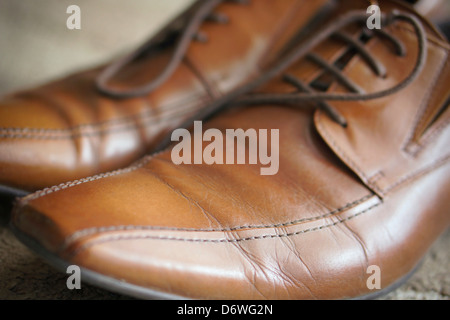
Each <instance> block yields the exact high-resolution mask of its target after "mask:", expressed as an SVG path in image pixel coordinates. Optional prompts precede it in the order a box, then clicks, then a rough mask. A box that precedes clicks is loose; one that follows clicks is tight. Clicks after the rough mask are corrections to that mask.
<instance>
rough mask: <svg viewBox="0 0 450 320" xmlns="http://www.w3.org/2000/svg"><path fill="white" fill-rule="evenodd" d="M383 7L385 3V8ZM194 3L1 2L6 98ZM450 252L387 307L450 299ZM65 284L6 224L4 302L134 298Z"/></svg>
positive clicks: (119, 49)
mask: <svg viewBox="0 0 450 320" xmlns="http://www.w3.org/2000/svg"><path fill="white" fill-rule="evenodd" d="M256 1H257V0H256ZM281 1H282V0H281ZM358 1H359V0H358ZM382 1H383V0H379V1H378V2H379V3H380V5H381V7H382ZM422 1H423V2H422V3H423V5H424V10H428V7H430V3H432V2H435V1H436V0H422ZM192 2H193V0H132V1H126V0H95V1H93V0H0V95H2V94H4V93H7V92H11V91H16V90H20V89H24V88H29V87H33V86H36V85H39V84H43V83H45V82H48V81H51V80H55V79H57V78H60V77H63V76H65V75H67V74H70V73H73V72H77V71H80V70H81V69H88V68H90V67H93V66H96V65H99V64H102V63H104V62H107V61H109V60H111V59H113V58H114V57H117V56H120V55H121V54H123V53H125V52H129V51H130V50H132V49H133V48H135V47H137V46H138V45H139V44H141V43H142V42H143V41H144V40H146V39H147V38H149V37H150V36H151V35H152V34H153V33H155V32H156V31H157V30H158V29H159V28H160V27H162V24H164V23H165V22H166V21H168V20H169V19H170V18H171V17H173V16H175V15H177V14H178V13H179V12H180V11H182V10H183V9H184V8H185V7H188V6H189V5H190V4H191V3H192ZM442 2H443V3H444V5H445V7H444V8H440V9H439V10H437V11H434V12H433V13H430V14H431V16H432V17H433V19H436V20H438V21H439V22H440V23H441V22H442V21H443V20H446V19H449V20H450V13H449V12H450V0H442ZM73 4H76V5H78V6H79V7H80V8H81V30H69V29H67V27H66V21H67V18H68V17H69V16H70V14H67V13H66V10H67V7H68V6H70V5H73ZM447 29H449V28H447ZM0 152H1V150H0ZM0 214H1V213H0ZM449 244H450V232H447V233H446V234H444V236H443V237H441V239H439V241H438V242H437V243H436V244H435V245H434V246H433V248H432V250H431V251H430V252H429V254H428V255H427V256H426V257H425V259H424V262H423V265H422V267H421V268H420V269H419V271H418V272H417V273H416V274H415V275H414V276H413V277H412V278H411V279H410V280H409V281H408V282H407V283H406V284H404V285H403V286H402V287H400V288H399V289H397V290H396V291H395V292H393V293H391V294H390V295H388V296H387V297H383V299H440V300H448V299H450V272H449V271H450V270H449V268H450V250H448V248H449ZM66 279H67V277H66V275H65V274H60V273H59V272H56V271H54V270H53V269H52V268H51V267H49V266H48V265H47V264H46V263H44V262H43V261H42V260H40V259H39V258H38V257H37V256H35V255H34V254H33V253H31V252H30V251H29V250H28V249H27V248H25V247H24V246H23V245H22V244H21V243H19V242H18V241H17V240H16V239H15V238H14V236H12V234H11V233H10V232H9V231H8V229H7V228H5V227H4V226H3V227H2V226H1V223H0V299H123V298H127V297H122V296H119V295H115V294H112V293H109V292H106V291H103V290H100V289H96V288H93V287H90V286H87V285H83V286H82V290H74V291H70V290H68V289H67V287H66Z"/></svg>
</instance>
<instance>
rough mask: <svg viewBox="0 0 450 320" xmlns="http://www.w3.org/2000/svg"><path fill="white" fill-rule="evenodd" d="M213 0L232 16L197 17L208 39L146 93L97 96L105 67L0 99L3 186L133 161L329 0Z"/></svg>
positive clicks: (116, 83) (269, 55) (151, 62)
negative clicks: (215, 19)
mask: <svg viewBox="0 0 450 320" xmlns="http://www.w3.org/2000/svg"><path fill="white" fill-rule="evenodd" d="M216 2H218V3H219V4H218V5H217V6H216V7H215V8H214V9H213V10H212V12H213V13H218V14H222V15H226V17H228V22H226V23H220V22H210V21H205V22H204V23H202V24H201V25H200V28H199V30H198V33H202V34H204V35H206V36H207V40H206V41H195V40H193V41H192V42H191V43H190V44H189V47H188V48H187V51H186V53H185V54H184V56H183V57H182V60H181V61H180V63H179V64H178V66H177V68H176V69H175V71H174V72H173V73H172V74H171V75H170V77H168V78H167V80H166V81H164V82H163V83H162V84H161V85H160V86H159V87H158V88H156V89H155V90H154V91H152V92H150V93H148V94H146V95H144V96H142V97H134V98H127V99H118V98H114V97H110V96H108V95H105V94H102V93H101V92H100V91H99V90H97V88H96V79H97V78H98V76H99V74H100V73H101V72H102V70H103V69H104V67H102V68H97V69H95V70H89V71H85V72H81V73H79V74H75V75H72V76H69V77H67V78H65V79H62V80H59V81H56V82H54V83H50V84H48V85H44V86H42V87H40V88H36V89H33V90H27V91H23V92H17V93H13V94H10V95H7V96H5V97H3V98H2V99H1V101H0V184H3V185H6V186H10V187H15V188H19V189H24V190H28V191H34V190H37V189H41V188H44V187H48V186H52V185H56V184H59V183H61V182H65V181H69V180H73V179H78V178H83V177H86V176H90V175H93V174H97V173H100V172H106V171H109V170H114V169H117V168H120V167H123V166H125V165H129V164H130V163H132V162H133V161H135V160H137V159H138V158H139V157H140V156H142V155H144V154H146V153H148V152H150V151H151V150H152V149H153V148H154V147H155V146H156V144H157V143H158V142H159V141H160V140H161V138H162V137H163V136H164V135H165V134H166V133H167V132H168V131H169V130H170V129H172V128H174V127H177V126H178V125H180V124H181V123H182V122H183V121H185V120H186V119H187V118H188V117H189V116H192V114H193V113H195V112H197V111H198V110H200V109H202V108H203V107H204V106H205V105H207V104H208V103H211V102H212V101H214V100H216V99H217V98H218V97H222V96H223V95H225V94H227V93H228V92H230V91H232V90H234V89H236V88H238V87H239V86H242V85H243V84H244V83H246V82H247V81H249V80H250V79H252V78H254V77H255V76H257V75H258V74H260V73H261V71H263V70H264V69H265V68H267V66H268V65H270V63H272V61H273V60H274V59H275V58H276V57H277V55H278V54H279V53H280V52H281V50H282V49H284V47H285V45H286V44H288V43H289V41H290V40H291V38H292V37H294V36H295V35H296V34H298V33H299V31H301V30H302V28H303V27H305V26H306V25H308V24H309V23H310V20H311V19H313V18H314V17H315V16H316V14H318V13H321V12H322V10H324V8H326V7H327V6H328V4H327V1H325V0H320V1H314V3H311V1H306V0H284V1H276V2H274V1H270V0H258V1H251V2H250V3H248V4H241V3H239V1H216ZM202 3H203V2H202V1H200V2H197V3H196V4H195V5H198V4H200V5H201V4H202ZM306 3H308V4H307V5H306ZM195 5H194V8H191V9H189V10H194V11H195ZM190 12H191V11H187V13H185V15H186V14H187V15H189V14H190ZM182 17H183V16H182ZM175 21H178V20H177V19H176V20H175ZM171 26H172V24H169V25H168V27H167V28H166V29H170V28H169V27H171ZM164 31H165V29H163V31H162V32H161V33H162V34H163V35H164ZM156 36H160V35H159V34H158V35H156ZM156 36H155V37H156ZM175 47H176V45H175V44H170V43H169V44H168V45H167V44H166V45H165V46H161V47H157V49H156V50H153V51H151V52H150V53H149V54H147V56H145V55H144V57H143V58H140V59H137V60H135V61H132V62H130V63H129V64H128V65H127V66H125V67H124V68H123V70H120V72H118V73H117V75H115V76H114V77H113V78H112V79H111V81H110V82H111V83H110V85H111V86H112V87H115V88H122V89H124V88H125V89H126V88H129V87H136V86H139V85H141V84H142V83H145V82H146V81H151V80H152V79H153V78H154V77H156V76H157V75H158V74H160V73H161V72H162V70H164V67H165V65H166V64H167V61H168V59H169V58H170V57H171V54H172V51H173V50H175Z"/></svg>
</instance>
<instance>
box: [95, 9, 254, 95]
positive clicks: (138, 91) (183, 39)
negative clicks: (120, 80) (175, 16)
mask: <svg viewBox="0 0 450 320" xmlns="http://www.w3.org/2000/svg"><path fill="white" fill-rule="evenodd" d="M249 1H250V0H208V1H204V2H203V3H201V5H198V3H196V4H195V5H194V9H195V10H188V13H187V14H186V16H188V20H187V22H186V23H185V24H183V23H182V25H181V26H177V24H178V22H179V21H176V22H174V23H173V26H171V27H172V29H171V28H169V29H168V30H164V31H163V34H162V35H161V36H162V38H163V39H162V40H161V39H159V38H160V37H158V36H156V37H154V38H152V39H150V41H148V42H147V43H145V44H144V45H143V46H141V47H140V48H139V49H137V50H136V51H135V52H133V53H131V54H130V55H128V56H125V57H124V58H122V59H120V60H118V61H116V62H115V63H113V64H111V65H110V66H108V67H107V68H106V69H104V70H103V71H102V73H101V74H100V75H99V76H98V78H97V79H96V85H97V89H98V90H99V91H100V92H102V93H103V94H105V95H108V96H110V97H113V98H134V97H141V96H145V95H147V94H149V93H151V92H152V91H154V90H155V89H156V88H158V87H159V86H160V85H161V84H163V83H164V82H165V81H166V80H167V79H168V78H169V77H170V76H171V75H172V74H173V72H174V71H175V70H176V68H177V67H178V65H179V63H180V62H181V60H182V59H183V57H184V55H185V53H186V51H187V48H188V47H189V44H190V43H191V41H199V42H206V41H207V35H205V34H203V33H201V32H199V31H198V30H199V28H200V25H201V24H202V23H204V22H206V21H209V22H214V23H222V24H225V23H228V17H227V16H226V15H224V14H221V13H215V12H213V10H214V9H215V8H216V7H217V6H218V5H219V4H220V3H222V2H231V3H236V4H244V5H246V4H249ZM191 11H193V13H192V14H191ZM182 18H184V16H183V17H181V18H180V20H183V19H182ZM180 29H182V30H180ZM174 37H176V38H177V40H176V43H175V49H174V50H173V53H172V55H171V57H170V59H169V62H168V63H167V65H166V66H165V68H164V69H163V71H162V72H161V73H160V74H159V75H158V76H157V77H156V78H155V79H153V80H152V81H150V82H148V83H146V84H144V85H142V86H140V87H137V88H133V89H118V88H112V87H110V86H109V85H108V82H109V81H110V80H111V79H112V78H113V77H114V76H115V75H117V74H118V73H119V71H121V70H122V69H123V68H124V67H125V66H126V65H128V64H130V63H131V62H133V61H134V60H137V59H138V58H139V57H141V56H143V55H146V54H148V53H149V52H151V51H152V50H153V49H156V50H157V49H158V48H159V47H160V46H164V45H165V42H166V41H167V39H172V38H174ZM169 42H170V41H169Z"/></svg>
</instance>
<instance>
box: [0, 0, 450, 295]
mask: <svg viewBox="0 0 450 320" xmlns="http://www.w3.org/2000/svg"><path fill="white" fill-rule="evenodd" d="M379 5H380V8H381V13H380V16H379V21H380V23H381V28H380V29H378V28H374V29H368V28H367V20H368V18H369V17H370V14H368V13H367V6H368V2H367V1H353V0H352V1H350V0H339V1H335V2H332V1H325V0H323V1H306V0H283V1H278V0H277V1H273V0H252V1H218V0H211V1H198V2H196V3H195V4H194V5H193V6H192V7H191V8H189V9H188V10H187V11H186V12H185V13H184V14H182V15H181V16H180V17H178V18H177V19H175V20H174V21H173V22H171V23H169V24H168V25H167V27H166V28H164V29H163V30H162V31H161V32H160V33H159V34H158V35H156V36H155V37H154V38H152V39H151V40H150V41H149V42H148V43H146V44H145V45H143V46H142V47H141V48H140V49H139V50H137V51H136V52H135V53H133V54H131V55H129V56H127V57H124V58H123V59H121V60H119V61H117V62H114V63H112V64H110V65H108V66H106V67H102V68H98V69H95V70H92V71H88V72H84V73H82V74H77V75H74V76H71V77H69V78H66V79H64V80H61V81H58V82H55V83H52V84H49V85H46V86H43V87H41V88H38V89H36V90H32V91H25V92H19V93H15V94H11V95H9V96H6V97H4V98H3V99H2V101H1V104H0V150H1V151H0V183H1V184H2V185H3V186H2V190H3V192H4V193H5V194H9V195H12V196H14V195H22V194H25V193H27V192H30V191H35V190H37V189H40V188H45V189H42V190H40V191H36V192H34V193H31V194H29V195H27V196H25V197H24V198H22V199H20V200H19V201H18V202H17V203H16V206H15V208H14V210H13V214H12V218H11V227H12V229H13V231H14V232H15V234H16V235H17V237H18V238H20V239H21V240H22V241H23V242H24V243H25V244H27V245H28V246H29V247H30V248H31V249H33V250H34V251H36V252H37V253H38V254H40V255H41V256H43V257H45V258H46V259H47V260H48V261H49V262H50V263H53V264H54V265H55V266H57V267H58V268H60V269H61V270H63V271H64V272H65V270H66V268H67V266H69V265H78V266H80V267H81V270H82V278H83V279H84V280H85V281H87V282H91V283H93V284H96V285H98V286H101V287H104V288H107V289H109V290H112V291H117V292H120V293H125V294H129V295H132V296H136V297H142V298H179V297H181V298H198V299H346V298H361V297H370V298H373V297H376V296H378V295H379V294H382V293H385V292H387V291H389V290H391V289H392V288H394V287H395V286H396V285H398V283H401V281H402V280H404V279H405V278H406V277H407V275H408V274H410V272H411V271H412V270H414V268H415V267H416V266H417V265H418V263H419V261H420V260H421V257H422V256H423V255H424V253H425V252H426V251H427V249H428V248H429V247H430V246H431V244H432V243H433V241H434V240H435V239H436V238H437V237H438V236H439V235H440V234H441V233H442V232H444V231H445V230H446V229H447V227H448V226H449V223H450V213H449V210H450V201H449V200H448V193H449V190H450V144H449V143H450V127H449V124H450V108H448V105H449V103H450V87H449V85H448V83H449V81H450V63H449V62H450V60H449V57H448V55H449V49H450V45H449V43H448V42H447V40H446V39H445V38H444V36H442V35H441V33H440V32H439V31H437V30H436V29H435V28H434V27H433V26H432V25H431V24H430V23H429V22H428V21H427V20H426V19H425V18H423V17H421V16H420V15H419V14H418V13H416V12H415V11H414V10H413V9H412V8H411V7H409V6H407V5H406V4H404V3H403V2H399V1H394V0H386V1H380V2H379ZM194 120H202V121H203V122H202V131H201V132H198V131H199V130H196V129H193V130H191V131H187V130H184V131H181V132H183V133H188V134H189V135H192V137H193V138H192V139H191V144H188V146H189V148H184V149H183V150H182V152H179V153H178V155H179V156H182V158H183V159H187V160H192V161H185V162H184V163H178V162H176V161H174V154H176V152H174V150H175V148H179V144H176V142H175V140H176V139H174V135H173V134H171V131H172V130H173V129H176V128H178V127H180V126H181V127H186V128H188V129H191V128H192V127H191V126H192V124H193V121H194ZM233 130H234V132H238V131H239V130H240V131H241V132H243V135H244V136H243V138H242V139H234V138H233V137H231V138H230V135H229V133H230V132H231V131H233ZM265 132H268V133H269V135H270V136H269V137H267V136H265V137H264V136H263V133H265ZM213 133H214V134H213ZM196 134H200V135H201V138H200V139H202V140H200V142H199V144H195V143H194V140H195V139H196V137H197V136H196ZM208 135H209V138H207V137H206V136H208ZM275 136H277V137H278V139H271V138H273V137H275ZM205 137H206V138H205ZM178 138H180V137H178ZM213 138H214V139H213ZM170 140H172V141H173V143H172V144H169V143H170V142H171V141H170ZM179 140H180V139H178V140H177V141H179ZM230 140H231V141H233V142H235V144H234V145H232V147H231V148H227V146H228V143H229V142H230ZM186 141H187V140H186ZM186 141H184V140H183V142H186ZM255 141H259V143H260V144H258V145H257V146H256V147H255V146H254V145H253V144H252V143H253V142H255ZM264 143H265V145H264ZM212 146H214V147H216V146H217V148H212ZM219 146H222V147H223V148H219ZM191 147H192V150H191ZM264 148H265V149H266V151H267V152H266V153H267V154H266V156H268V155H269V154H270V155H271V156H272V160H274V161H276V162H277V170H276V171H275V172H273V173H271V174H262V173H261V172H262V171H261V169H263V168H266V167H267V162H265V163H264V162H263V161H262V159H261V158H262V157H261V156H262V151H261V150H262V149H264ZM212 149H214V151H213V152H212V151H211V150H212ZM156 151H157V152H156ZM191 151H192V152H191ZM239 151H244V152H245V156H244V159H243V160H244V161H241V162H238V161H234V162H233V163H230V162H228V161H227V160H229V159H233V160H235V159H236V157H235V156H237V157H238V156H239ZM276 151H278V152H276ZM208 152H209V153H208ZM229 153H231V154H232V155H231V157H228V155H229ZM255 153H256V154H257V155H259V158H258V156H256V157H253V156H254V155H255ZM145 154H148V155H146V156H144V157H143V158H141V159H140V160H138V159H139V158H140V157H141V156H143V155H145ZM205 154H209V155H210V157H212V158H213V159H214V160H215V161H212V162H211V161H210V162H209V163H208V162H206V161H197V160H198V158H197V157H200V158H201V157H202V156H204V155H205ZM251 158H256V159H258V160H261V161H254V162H252V161H250V159H251ZM203 160H204V159H203ZM132 162H134V163H133V164H131V165H130V166H128V167H125V168H122V169H120V168H121V167H123V166H126V165H129V164H130V163H132ZM109 170H116V171H109ZM108 171H109V172H108ZM105 172H106V173H105ZM86 176H90V177H88V178H85V177H86ZM73 179H77V180H73ZM69 180H73V181H71V182H65V181H69ZM51 185H55V186H53V187H49V186H51Z"/></svg>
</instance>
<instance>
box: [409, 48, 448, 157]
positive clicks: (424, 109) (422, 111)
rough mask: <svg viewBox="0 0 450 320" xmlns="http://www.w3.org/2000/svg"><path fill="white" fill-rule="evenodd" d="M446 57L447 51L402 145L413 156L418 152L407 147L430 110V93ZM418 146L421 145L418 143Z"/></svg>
mask: <svg viewBox="0 0 450 320" xmlns="http://www.w3.org/2000/svg"><path fill="white" fill-rule="evenodd" d="M447 58H448V53H446V54H445V58H444V59H443V61H442V62H441V64H440V65H439V67H438V69H437V70H438V71H437V72H436V73H435V75H434V77H433V79H432V81H431V83H432V85H430V86H429V87H428V90H427V91H426V93H425V95H424V97H423V99H422V102H421V106H420V108H419V109H418V111H417V114H416V116H415V120H414V122H413V123H414V124H413V127H412V130H411V131H410V133H409V134H408V138H407V139H406V143H405V144H404V145H403V148H402V150H403V151H404V152H406V153H408V154H410V155H412V156H413V157H416V156H417V154H418V153H419V152H418V151H415V152H410V151H408V147H409V146H410V145H411V144H412V143H413V140H414V136H415V135H416V132H417V130H418V128H419V127H420V126H421V124H422V123H423V122H424V119H425V117H426V116H427V115H428V114H429V113H430V112H431V110H430V108H428V102H429V101H430V99H431V96H432V93H433V89H434V87H435V85H436V83H437V81H438V80H439V78H440V77H441V75H442V73H443V70H444V69H445V68H444V66H445V65H446V64H447V63H448V62H447ZM419 147H422V146H420V145H419Z"/></svg>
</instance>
